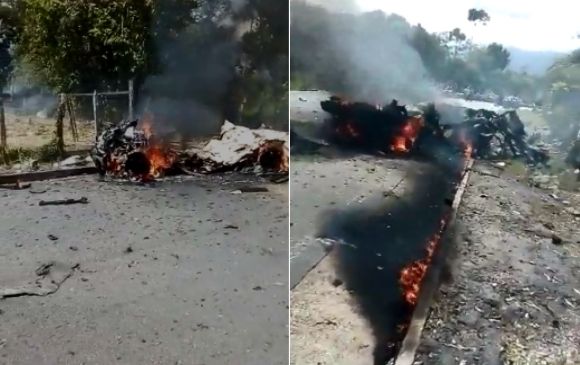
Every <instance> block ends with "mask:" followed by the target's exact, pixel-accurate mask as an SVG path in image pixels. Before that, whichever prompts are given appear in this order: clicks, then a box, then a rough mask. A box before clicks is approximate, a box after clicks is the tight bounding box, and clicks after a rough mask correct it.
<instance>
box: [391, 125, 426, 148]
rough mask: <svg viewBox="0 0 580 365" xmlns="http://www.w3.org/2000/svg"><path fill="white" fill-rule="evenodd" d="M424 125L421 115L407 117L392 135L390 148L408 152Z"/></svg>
mask: <svg viewBox="0 0 580 365" xmlns="http://www.w3.org/2000/svg"><path fill="white" fill-rule="evenodd" d="M424 125H425V121H424V119H423V117H420V116H414V117H409V118H407V120H406V122H405V124H404V125H403V127H402V128H401V129H400V130H399V133H398V134H397V135H396V136H394V137H393V139H392V141H391V143H390V150H391V151H393V152H398V153H407V152H410V151H411V149H412V148H413V145H414V144H415V141H416V140H417V137H419V133H420V132H421V129H422V128H423V126H424Z"/></svg>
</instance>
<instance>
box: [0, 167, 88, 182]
mask: <svg viewBox="0 0 580 365" xmlns="http://www.w3.org/2000/svg"><path fill="white" fill-rule="evenodd" d="M96 173H97V168H96V167H78V168H73V169H63V170H48V171H36V172H26V173H20V174H7V175H0V184H16V183H17V182H18V181H20V182H29V181H39V180H50V179H58V178H62V177H69V176H77V175H85V174H96Z"/></svg>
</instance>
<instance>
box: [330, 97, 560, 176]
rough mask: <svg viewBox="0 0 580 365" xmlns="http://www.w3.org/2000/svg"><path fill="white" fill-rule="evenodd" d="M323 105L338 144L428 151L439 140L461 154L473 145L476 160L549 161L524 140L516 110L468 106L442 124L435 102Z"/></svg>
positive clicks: (338, 100)
mask: <svg viewBox="0 0 580 365" xmlns="http://www.w3.org/2000/svg"><path fill="white" fill-rule="evenodd" d="M321 107H322V109H323V110H324V111H326V112H327V113H329V114H330V115H331V116H332V118H330V119H329V120H327V121H326V123H325V125H324V127H323V134H324V135H325V136H326V137H327V138H329V139H330V140H331V141H332V142H334V143H337V144H343V145H349V146H352V147H358V148H364V149H368V150H373V151H380V152H383V153H388V152H395V153H402V152H413V153H417V154H421V153H428V152H427V151H429V148H428V145H429V144H430V143H438V144H441V145H445V146H446V147H448V148H449V149H452V150H455V151H457V152H462V151H465V150H466V148H469V150H470V154H471V156H473V157H475V158H482V159H484V158H509V157H513V158H523V159H525V161H526V162H527V163H528V164H530V165H537V164H547V162H548V160H549V156H548V154H547V153H546V152H545V151H543V150H540V149H539V148H536V147H533V146H531V145H530V144H528V143H527V142H526V137H527V133H526V131H525V128H524V124H523V123H522V121H521V120H520V118H519V116H518V114H517V113H516V112H515V111H513V110H512V111H507V112H505V113H502V114H498V113H495V112H493V111H489V110H485V109H479V110H474V109H466V111H465V117H464V120H463V121H462V122H461V123H457V124H442V123H441V116H440V114H439V112H438V111H437V110H436V108H435V105H434V104H427V105H424V106H422V107H420V108H419V109H418V110H408V109H407V108H406V107H405V106H403V105H399V104H398V102H397V101H396V100H393V101H392V102H391V103H389V104H387V105H385V106H382V107H381V106H376V105H371V104H368V103H361V102H348V101H345V100H343V99H341V98H339V97H336V96H333V97H331V98H330V99H329V100H326V101H323V102H321Z"/></svg>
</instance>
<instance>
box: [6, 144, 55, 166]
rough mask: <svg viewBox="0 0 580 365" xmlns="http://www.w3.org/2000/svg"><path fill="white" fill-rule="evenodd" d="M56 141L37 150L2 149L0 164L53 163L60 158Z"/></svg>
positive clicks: (20, 148) (21, 148) (22, 148)
mask: <svg viewBox="0 0 580 365" xmlns="http://www.w3.org/2000/svg"><path fill="white" fill-rule="evenodd" d="M60 157H61V156H60V154H59V152H58V148H57V143H56V139H53V140H52V141H50V142H48V143H46V144H44V145H42V146H40V147H38V148H25V147H16V148H2V149H0V164H3V165H8V166H10V165H14V164H17V163H23V162H25V161H29V160H37V161H38V162H55V161H58V159H59V158H60Z"/></svg>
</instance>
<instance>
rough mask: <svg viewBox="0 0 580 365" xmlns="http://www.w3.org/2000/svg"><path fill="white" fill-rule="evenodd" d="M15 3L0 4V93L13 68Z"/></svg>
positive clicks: (16, 21) (15, 30)
mask: <svg viewBox="0 0 580 365" xmlns="http://www.w3.org/2000/svg"><path fill="white" fill-rule="evenodd" d="M15 5H16V4H15V3H13V2H12V3H9V2H2V3H0V91H2V89H3V88H4V86H5V85H6V82H7V81H8V78H9V77H10V75H11V74H12V70H13V68H14V63H13V57H12V52H11V48H12V46H13V44H14V41H15V38H16V34H17V27H18V17H17V13H16V7H15Z"/></svg>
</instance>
